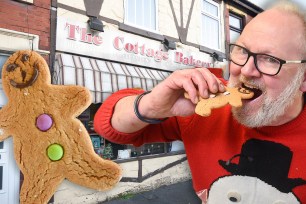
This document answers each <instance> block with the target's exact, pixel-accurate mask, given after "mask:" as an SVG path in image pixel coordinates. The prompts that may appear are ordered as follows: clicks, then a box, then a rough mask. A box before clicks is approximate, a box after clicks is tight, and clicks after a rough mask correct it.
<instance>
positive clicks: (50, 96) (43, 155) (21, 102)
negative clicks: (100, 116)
mask: <svg viewBox="0 0 306 204" xmlns="http://www.w3.org/2000/svg"><path fill="white" fill-rule="evenodd" d="M2 83H3V89H4V91H5V93H6V95H7V97H8V103H7V105H6V106H4V107H3V108H2V109H1V110H0V141H3V140H4V139H6V138H8V137H9V136H12V137H13V141H14V156H15V159H16V162H17V164H18V166H19V168H20V170H21V172H22V173H23V175H24V181H23V184H22V187H21V191H20V203H26V204H32V203H35V204H36V203H47V202H48V201H49V200H50V198H51V197H52V195H53V194H54V192H55V191H56V189H57V187H58V186H59V184H60V183H61V182H62V181H63V180H64V179H68V180H69V181H71V182H74V183H76V184H78V185H82V186H85V187H88V188H92V189H96V190H107V189H110V188H112V187H113V186H114V185H115V184H116V183H118V181H119V180H120V178H121V168H120V166H119V165H118V164H116V163H114V162H112V161H109V160H104V159H102V158H100V157H99V156H98V155H97V154H96V153H95V152H94V149H93V146H92V143H91V140H90V137H89V135H88V133H87V131H86V129H85V127H84V126H83V125H82V123H81V122H80V121H79V120H78V119H77V118H76V117H77V116H78V115H79V114H81V113H82V112H83V111H84V110H85V109H86V108H87V107H88V106H89V105H90V103H91V95H90V92H89V91H88V90H87V89H86V88H84V87H81V86H63V85H52V84H51V77H50V73H49V68H48V65H47V63H46V62H45V60H44V59H43V58H42V57H41V56H40V55H39V54H37V53H36V52H33V51H30V50H24V51H18V52H16V53H15V54H13V55H12V56H10V57H9V59H8V60H7V62H6V63H5V64H4V66H3V70H2Z"/></svg>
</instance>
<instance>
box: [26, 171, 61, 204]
mask: <svg viewBox="0 0 306 204" xmlns="http://www.w3.org/2000/svg"><path fill="white" fill-rule="evenodd" d="M37 171H38V170H37ZM46 174H48V172H46ZM63 179H64V178H63V176H62V175H54V176H52V177H50V179H45V178H44V176H38V175H35V174H34V176H32V177H30V176H25V177H24V181H23V183H22V186H21V190H20V204H29V203H33V204H34V203H35V204H36V203H39V204H43V203H47V202H48V201H49V200H50V199H51V197H52V195H53V192H55V191H56V189H57V187H58V186H59V184H60V183H61V182H62V181H63Z"/></svg>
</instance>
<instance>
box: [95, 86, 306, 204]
mask: <svg viewBox="0 0 306 204" xmlns="http://www.w3.org/2000/svg"><path fill="white" fill-rule="evenodd" d="M141 92H142V91H139V90H134V89H126V90H122V91H119V92H117V93H115V94H113V95H112V96H110V97H109V98H108V99H107V100H106V101H105V102H104V103H103V105H102V106H101V108H100V109H99V110H98V112H97V113H96V116H95V120H94V127H95V130H96V131H97V132H98V133H99V134H100V135H102V136H103V137H105V138H106V139H108V140H110V141H112V142H116V143H125V144H134V145H136V146H139V145H142V144H144V143H151V142H170V141H174V140H182V141H183V142H184V145H185V150H186V155H187V158H188V162H189V166H190V169H191V173H192V179H193V185H194V188H195V190H196V191H197V192H200V191H203V192H204V194H203V195H204V196H203V197H204V198H203V197H202V199H203V201H204V203H205V202H206V197H209V199H211V201H210V202H209V203H213V204H215V203H226V202H223V201H222V198H221V197H220V195H221V194H222V192H223V191H222V188H224V189H223V190H224V194H228V190H227V188H229V189H236V191H238V193H239V192H240V191H245V189H246V186H247V188H250V189H249V191H250V192H248V193H247V194H246V193H245V192H244V193H243V195H244V196H246V197H248V198H245V197H244V200H245V201H247V200H250V199H253V201H254V196H255V195H256V196H255V197H258V196H259V197H258V199H259V198H260V199H263V200H257V201H256V202H255V201H254V202H252V203H270V202H267V201H268V200H269V199H272V200H271V201H274V200H284V201H286V199H287V200H288V201H287V202H286V203H290V204H292V203H299V202H301V203H306V125H305V121H306V108H305V107H304V109H303V111H302V113H301V114H300V115H299V116H298V117H297V118H296V119H295V120H293V121H291V122H289V123H287V124H285V125H281V126H277V127H264V128H258V129H249V128H246V127H244V126H242V125H241V124H239V123H237V122H236V121H235V119H234V118H233V117H232V114H231V110H230V106H226V107H224V108H219V109H214V110H213V112H212V114H211V116H209V117H201V116H198V115H196V114H194V115H192V116H189V117H173V118H169V119H168V120H166V121H165V122H163V123H162V124H157V125H148V126H147V127H146V128H144V129H142V130H140V131H138V132H135V133H132V134H125V133H121V132H118V131H116V130H115V129H113V128H112V126H111V123H110V120H111V117H112V113H113V109H114V106H115V104H116V102H117V101H118V100H120V99H121V98H122V97H125V96H128V95H135V94H139V93H141ZM127 117H128V116H127ZM238 154H240V155H238ZM234 155H236V157H234ZM232 157H234V158H233V159H232V160H230V158H232ZM226 161H228V163H226ZM298 178H299V179H298ZM227 179H228V180H227ZM231 179H234V181H233V180H231ZM252 182H254V183H256V185H254V188H253V187H252V185H251V184H252ZM231 185H232V186H231ZM239 185H240V186H241V189H240V188H239V187H238V186H239ZM213 186H215V188H217V189H218V190H216V189H214V188H213ZM220 186H221V187H220ZM256 186H257V187H258V186H259V187H260V188H258V189H256ZM259 189H261V190H259ZM263 189H266V190H265V191H264V192H266V193H262V192H261V191H263ZM218 191H220V192H218ZM267 192H268V193H267ZM236 193H237V192H236ZM241 193H242V192H241ZM207 194H209V195H207ZM263 194H267V195H263ZM214 195H218V196H214ZM225 196H227V197H228V196H229V195H225ZM282 196H283V197H282ZM214 197H216V198H217V200H218V201H216V200H214V199H215V198H214ZM230 197H231V196H230ZM292 197H294V198H295V199H296V200H299V201H298V202H293V201H292V200H290V199H292ZM267 198H269V199H268V200H267ZM220 199H221V200H220ZM293 200H294V199H293ZM248 203H250V202H248ZM271 203H273V202H271Z"/></svg>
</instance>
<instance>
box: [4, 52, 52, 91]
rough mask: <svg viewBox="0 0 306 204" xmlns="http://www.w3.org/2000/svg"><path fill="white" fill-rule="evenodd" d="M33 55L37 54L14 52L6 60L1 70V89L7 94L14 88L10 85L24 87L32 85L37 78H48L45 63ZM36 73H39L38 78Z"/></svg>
mask: <svg viewBox="0 0 306 204" xmlns="http://www.w3.org/2000/svg"><path fill="white" fill-rule="evenodd" d="M33 55H37V54H36V53H33V52H31V51H24V52H22V53H21V52H16V53H15V54H14V55H12V56H11V57H10V58H9V59H8V60H7V62H6V63H5V65H4V66H3V70H2V76H3V77H2V80H3V89H4V91H5V92H6V93H7V94H8V93H9V90H14V89H12V88H10V86H12V87H14V88H18V89H24V88H29V87H34V86H35V83H37V81H38V80H41V81H42V80H48V78H50V76H49V74H48V70H46V69H45V67H47V65H46V64H45V63H44V62H43V61H38V60H37V57H36V58H35V57H33ZM38 75H41V76H40V79H39V77H38ZM41 78H43V79H41ZM8 95H9V94H8Z"/></svg>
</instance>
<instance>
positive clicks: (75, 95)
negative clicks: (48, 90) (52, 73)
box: [52, 85, 91, 117]
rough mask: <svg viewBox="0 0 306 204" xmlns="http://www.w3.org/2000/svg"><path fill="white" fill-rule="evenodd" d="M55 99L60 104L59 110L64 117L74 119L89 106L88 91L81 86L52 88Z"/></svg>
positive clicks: (54, 86)
mask: <svg viewBox="0 0 306 204" xmlns="http://www.w3.org/2000/svg"><path fill="white" fill-rule="evenodd" d="M52 89H53V93H55V96H54V97H55V98H56V100H57V101H59V103H58V104H61V107H59V109H60V110H61V114H62V115H64V116H72V117H76V116H78V115H80V114H81V113H82V112H83V111H85V109H86V108H87V107H88V106H89V105H90V104H91V94H90V91H89V90H88V89H87V88H85V87H82V86H56V85H53V86H52Z"/></svg>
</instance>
